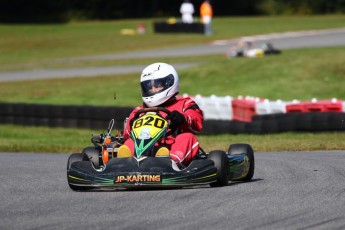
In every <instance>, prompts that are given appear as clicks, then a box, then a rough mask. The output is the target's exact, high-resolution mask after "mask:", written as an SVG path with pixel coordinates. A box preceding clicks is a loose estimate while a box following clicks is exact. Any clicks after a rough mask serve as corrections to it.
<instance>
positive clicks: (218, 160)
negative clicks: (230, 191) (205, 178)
mask: <svg viewBox="0 0 345 230" xmlns="http://www.w3.org/2000/svg"><path fill="white" fill-rule="evenodd" d="M207 158H208V159H210V160H212V161H213V162H214V166H216V168H217V181H216V182H213V183H211V184H210V186H211V187H222V186H226V185H228V183H229V179H228V169H227V167H228V158H227V156H226V153H225V152H224V151H220V150H214V151H211V152H210V153H209V154H208V157H207Z"/></svg>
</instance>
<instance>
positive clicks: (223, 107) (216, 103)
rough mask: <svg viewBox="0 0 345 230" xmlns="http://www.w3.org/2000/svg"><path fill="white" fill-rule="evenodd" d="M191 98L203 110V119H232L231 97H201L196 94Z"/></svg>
mask: <svg viewBox="0 0 345 230" xmlns="http://www.w3.org/2000/svg"><path fill="white" fill-rule="evenodd" d="M193 99H194V101H195V102H196V103H197V104H198V106H199V107H200V109H201V110H202V111H203V113H204V119H205V120H211V119H214V120H232V118H233V113H232V106H231V100H232V97H230V96H225V97H217V96H215V95H212V96H210V97H202V96H200V95H197V96H195V97H194V98H193Z"/></svg>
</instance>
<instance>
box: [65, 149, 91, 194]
mask: <svg viewBox="0 0 345 230" xmlns="http://www.w3.org/2000/svg"><path fill="white" fill-rule="evenodd" d="M83 160H84V154H82V153H72V154H71V155H70V156H69V158H68V161H67V171H68V170H69V169H70V168H71V165H72V163H74V162H78V161H83ZM67 181H68V186H69V187H70V188H71V189H72V190H75V191H78V190H79V191H80V190H87V189H89V188H88V187H81V186H75V185H73V184H70V182H69V180H68V174H67Z"/></svg>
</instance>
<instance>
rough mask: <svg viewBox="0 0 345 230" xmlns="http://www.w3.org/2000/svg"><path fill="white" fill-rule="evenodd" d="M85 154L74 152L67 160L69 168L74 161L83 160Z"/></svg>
mask: <svg viewBox="0 0 345 230" xmlns="http://www.w3.org/2000/svg"><path fill="white" fill-rule="evenodd" d="M83 156H84V155H83V154H82V153H72V154H71V155H70V156H69V158H68V161H67V170H68V169H69V168H70V167H71V165H72V163H74V162H77V161H83Z"/></svg>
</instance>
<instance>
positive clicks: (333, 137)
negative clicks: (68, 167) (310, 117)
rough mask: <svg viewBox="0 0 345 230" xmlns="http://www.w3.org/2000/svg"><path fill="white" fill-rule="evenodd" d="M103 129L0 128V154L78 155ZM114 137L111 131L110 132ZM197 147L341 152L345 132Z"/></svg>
mask: <svg viewBox="0 0 345 230" xmlns="http://www.w3.org/2000/svg"><path fill="white" fill-rule="evenodd" d="M105 131H106V130H105V129H104V130H87V129H65V128H48V127H20V126H14V125H1V126H0V137H1V138H0V151H1V152H49V153H72V152H80V151H81V150H82V148H83V147H87V146H92V143H91V142H90V137H91V134H93V133H94V134H96V133H103V132H105ZM113 134H115V132H113ZM198 138H199V142H200V145H201V146H202V147H203V148H204V150H205V151H207V152H208V151H211V150H215V149H219V150H224V151H227V150H228V148H229V145H230V144H233V143H249V144H251V145H252V147H253V149H254V151H256V152H268V151H275V152H277V151H310V150H342V149H345V142H344V138H345V133H343V132H339V133H281V134H272V135H225V134H224V135H210V136H209V135H207V136H205V135H203V136H199V137H198Z"/></svg>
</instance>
